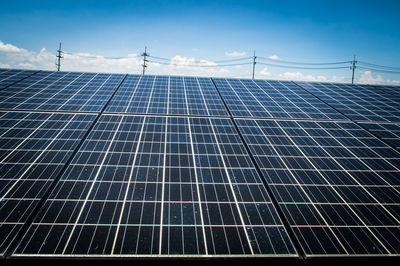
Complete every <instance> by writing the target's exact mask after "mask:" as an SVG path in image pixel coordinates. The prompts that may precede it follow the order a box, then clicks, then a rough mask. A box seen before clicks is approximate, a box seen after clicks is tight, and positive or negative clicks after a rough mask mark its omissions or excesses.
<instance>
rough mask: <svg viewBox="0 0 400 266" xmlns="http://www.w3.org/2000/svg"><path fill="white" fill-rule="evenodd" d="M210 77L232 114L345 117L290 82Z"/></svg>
mask: <svg viewBox="0 0 400 266" xmlns="http://www.w3.org/2000/svg"><path fill="white" fill-rule="evenodd" d="M213 80H214V82H215V85H216V87H217V88H218V90H219V91H220V92H221V95H222V97H223V98H224V100H225V102H226V104H227V106H228V108H229V109H230V111H231V113H232V115H233V116H236V117H270V118H272V117H275V118H296V119H346V118H345V117H344V116H342V115H341V114H340V113H338V112H336V111H335V110H333V109H332V108H330V107H329V106H327V105H326V104H324V103H322V102H321V101H320V100H318V99H317V98H316V97H314V96H313V95H311V94H310V93H308V92H306V91H305V90H303V89H301V88H300V87H299V86H297V85H295V84H294V83H292V82H285V81H265V80H244V79H243V80H241V79H213Z"/></svg>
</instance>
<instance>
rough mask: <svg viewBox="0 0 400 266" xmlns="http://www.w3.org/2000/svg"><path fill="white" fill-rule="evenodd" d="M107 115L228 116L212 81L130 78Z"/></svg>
mask: <svg viewBox="0 0 400 266" xmlns="http://www.w3.org/2000/svg"><path fill="white" fill-rule="evenodd" d="M106 111H107V112H117V113H132V114H174V115H204V116H225V115H227V112H226V110H225V107H224V105H223V103H222V101H221V99H220V98H219V96H218V93H217V91H216V90H215V88H214V86H213V84H212V81H211V79H209V78H196V77H168V76H131V75H130V76H129V77H128V78H127V80H126V82H124V84H123V85H122V86H121V88H120V89H119V90H118V92H117V94H116V95H115V97H114V98H113V100H112V101H111V103H110V105H109V106H108V108H107V110H106Z"/></svg>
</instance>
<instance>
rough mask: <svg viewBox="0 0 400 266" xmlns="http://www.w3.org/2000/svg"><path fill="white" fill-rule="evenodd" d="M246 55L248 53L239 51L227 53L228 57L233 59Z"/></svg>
mask: <svg viewBox="0 0 400 266" xmlns="http://www.w3.org/2000/svg"><path fill="white" fill-rule="evenodd" d="M246 54H247V53H246V52H238V51H233V52H225V55H226V56H232V57H237V56H245V55H246Z"/></svg>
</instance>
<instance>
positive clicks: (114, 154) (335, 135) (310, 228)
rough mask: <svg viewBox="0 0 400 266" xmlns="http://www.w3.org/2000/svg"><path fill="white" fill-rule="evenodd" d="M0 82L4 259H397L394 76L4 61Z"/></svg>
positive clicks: (399, 115) (399, 213)
mask: <svg viewBox="0 0 400 266" xmlns="http://www.w3.org/2000/svg"><path fill="white" fill-rule="evenodd" d="M3 81H4V83H2V82H3ZM1 84H5V85H4V87H3V88H2V89H1V87H0V89H1V91H0V136H1V138H0V197H1V198H0V254H1V255H2V258H6V261H8V260H10V261H12V260H13V259H18V258H29V259H37V258H46V259H49V258H113V259H115V258H117V257H124V258H128V259H131V260H132V259H138V258H196V259H198V258H260V259H265V258H280V259H282V258H289V259H290V260H294V261H303V260H299V258H305V260H304V261H312V260H308V259H309V258H311V257H329V258H336V257H347V258H348V257H357V258H358V257H360V256H363V257H368V258H370V257H385V258H388V257H389V258H393V257H396V258H398V257H399V254H400V208H399V206H400V151H398V150H396V148H397V149H398V148H399V143H400V142H399V139H400V134H399V132H400V128H399V126H400V124H399V123H398V121H399V119H400V112H399V105H398V103H399V102H400V101H399V98H398V96H399V94H398V87H395V86H375V85H374V86H372V85H350V84H333V83H315V82H296V83H295V82H290V81H269V80H246V79H223V78H201V77H182V76H155V75H119V74H101V73H77V72H51V71H39V72H37V73H35V72H29V71H28V72H26V73H24V71H22V70H5V69H0V86H1Z"/></svg>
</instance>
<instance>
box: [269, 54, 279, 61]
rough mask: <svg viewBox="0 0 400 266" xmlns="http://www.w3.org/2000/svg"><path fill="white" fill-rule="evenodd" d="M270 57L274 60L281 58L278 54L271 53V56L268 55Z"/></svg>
mask: <svg viewBox="0 0 400 266" xmlns="http://www.w3.org/2000/svg"><path fill="white" fill-rule="evenodd" d="M268 58H269V59H272V60H278V59H280V58H279V56H277V55H271V56H268Z"/></svg>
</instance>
